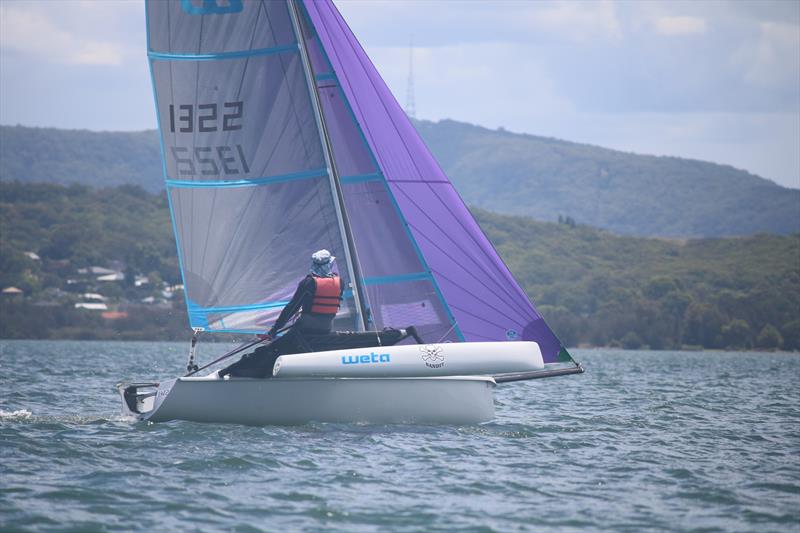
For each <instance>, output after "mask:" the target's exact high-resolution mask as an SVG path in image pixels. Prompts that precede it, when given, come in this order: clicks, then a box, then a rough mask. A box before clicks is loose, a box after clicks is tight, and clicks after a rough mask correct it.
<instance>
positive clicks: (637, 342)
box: [620, 331, 642, 350]
mask: <svg viewBox="0 0 800 533" xmlns="http://www.w3.org/2000/svg"><path fill="white" fill-rule="evenodd" d="M620 343H621V344H622V347H623V348H625V349H626V350H638V349H639V348H641V347H642V339H640V338H639V335H637V334H636V333H635V332H633V331H629V332H628V333H626V334H625V336H624V337H622V340H621V341H620Z"/></svg>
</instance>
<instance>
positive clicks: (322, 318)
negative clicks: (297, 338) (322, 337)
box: [267, 250, 342, 339]
mask: <svg viewBox="0 0 800 533" xmlns="http://www.w3.org/2000/svg"><path fill="white" fill-rule="evenodd" d="M335 259H336V258H335V257H333V256H332V255H331V253H330V252H329V251H328V250H320V251H318V252H314V253H313V254H312V255H311V269H310V270H309V273H308V275H307V276H306V277H305V278H303V280H302V281H301V282H300V283H299V284H298V285H297V290H296V291H295V292H294V296H292V299H291V300H290V301H289V303H288V304H286V307H284V308H283V311H281V314H280V316H279V317H278V320H276V321H275V325H273V326H272V329H270V330H269V332H268V333H267V335H268V336H269V337H270V338H273V339H274V338H275V336H276V335H277V333H278V331H279V330H280V329H282V328H283V327H284V326H285V325H286V323H287V322H288V321H289V320H290V319H291V318H292V317H293V316H294V315H295V314H296V313H297V312H298V311H301V314H300V318H299V319H297V321H296V322H295V323H294V325H293V326H292V331H295V330H300V331H301V332H306V333H315V334H323V333H330V331H331V326H332V325H333V319H334V318H335V317H336V313H337V312H338V311H339V304H340V302H341V301H342V281H341V279H340V278H339V275H338V274H336V272H334V271H333V261H334V260H335Z"/></svg>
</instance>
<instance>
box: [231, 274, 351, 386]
mask: <svg viewBox="0 0 800 533" xmlns="http://www.w3.org/2000/svg"><path fill="white" fill-rule="evenodd" d="M316 287H317V285H316V282H315V281H314V279H313V276H312V275H311V274H309V275H308V276H306V277H305V278H303V279H302V280H301V281H300V283H298V284H297V290H296V291H295V292H294V296H292V299H291V300H289V303H288V304H286V307H284V308H283V311H281V314H280V315H279V316H278V319H277V320H276V321H275V325H274V326H273V327H272V329H271V330H270V335H272V336H274V335H275V333H276V332H277V331H278V330H280V329H281V328H283V327H284V326H285V325H286V323H287V322H288V321H289V320H290V319H291V318H292V317H293V316H294V315H295V313H297V311H298V310H302V313H301V315H300V318H298V319H297V321H296V322H295V323H294V324H293V325H292V328H291V329H290V330H289V331H287V332H286V333H284V335H283V336H282V337H278V338H277V339H275V340H274V341H272V342H271V343H269V344H268V345H265V346H260V347H258V348H256V350H255V351H253V352H252V353H249V354H246V355H244V356H242V358H241V359H240V360H239V361H237V362H235V363H233V364H232V365H230V366H228V367H226V368H224V369H222V370H220V371H219V375H220V376H224V375H226V374H230V375H231V376H235V377H248V378H267V377H272V367H273V366H274V365H275V360H276V359H277V358H278V356H280V355H284V354H290V353H302V352H304V351H305V349H304V344H303V339H302V336H303V334H304V333H307V334H315V335H322V334H325V333H330V331H331V327H332V325H333V319H334V318H335V317H336V315H334V314H330V315H323V314H319V313H312V312H311V307H312V305H313V301H314V293H315V291H316ZM339 296H340V297H341V290H340V294H339Z"/></svg>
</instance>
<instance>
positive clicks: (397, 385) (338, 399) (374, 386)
mask: <svg viewBox="0 0 800 533" xmlns="http://www.w3.org/2000/svg"><path fill="white" fill-rule="evenodd" d="M494 386H495V383H494V380H493V379H491V378H486V377H473V376H467V377H457V378H407V379H405V378H375V379H371V378H319V379H251V378H235V379H230V380H209V379H204V378H179V379H177V380H170V381H169V382H163V383H161V384H160V385H159V389H158V390H159V393H157V394H156V395H155V396H151V397H150V398H148V399H146V400H145V402H144V405H143V406H142V407H143V408H144V409H142V414H139V415H137V416H138V417H139V418H141V419H142V420H149V421H152V422H165V421H168V420H176V419H177V420H189V421H193V422H214V423H231V424H248V425H269V424H303V423H307V422H312V421H316V422H369V423H400V422H412V423H439V424H469V423H477V422H484V421H486V420H490V419H491V418H492V417H493V416H494V403H493V399H492V389H494ZM148 403H150V405H152V408H151V409H149V410H148V409H147V407H148ZM123 405H125V402H124V401H123ZM125 408H126V409H127V405H125ZM128 412H129V413H130V414H135V413H131V412H130V411H128Z"/></svg>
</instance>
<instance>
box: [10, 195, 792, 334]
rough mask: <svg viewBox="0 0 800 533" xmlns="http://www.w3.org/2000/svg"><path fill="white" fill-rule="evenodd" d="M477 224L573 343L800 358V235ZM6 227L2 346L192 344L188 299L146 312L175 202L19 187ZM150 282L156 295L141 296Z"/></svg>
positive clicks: (163, 264)
mask: <svg viewBox="0 0 800 533" xmlns="http://www.w3.org/2000/svg"><path fill="white" fill-rule="evenodd" d="M475 214H476V216H477V219H478V221H479V222H480V224H481V226H482V227H483V229H484V230H485V231H486V233H487V235H488V236H489V238H490V239H491V240H492V242H493V243H494V244H495V246H496V247H497V249H498V251H499V252H500V254H501V255H502V257H503V258H504V259H505V261H506V262H507V263H508V265H509V267H510V268H511V270H512V271H513V272H514V275H515V276H516V277H517V279H518V280H519V282H520V283H521V284H522V286H523V288H524V289H525V290H526V291H527V293H528V294H529V295H530V296H531V297H532V298H533V300H534V301H535V302H536V304H537V306H538V308H539V311H540V312H541V313H542V315H543V316H544V317H545V319H546V320H547V321H548V322H549V323H550V324H551V326H552V327H553V329H554V330H555V331H556V333H557V334H558V335H559V336H560V337H561V338H562V340H563V341H564V342H565V343H567V344H568V345H570V346H575V345H578V344H591V345H623V346H626V347H632V348H633V347H640V346H642V345H648V346H650V347H652V348H673V347H681V346H685V345H696V346H705V347H709V348H725V347H738V348H744V347H749V346H760V347H764V348H774V347H779V346H782V347H783V348H785V349H800V235H793V236H779V235H756V236H752V237H740V238H725V239H702V240H689V241H667V240H664V239H652V238H642V237H627V236H615V235H612V234H609V233H607V232H605V231H601V230H597V229H593V228H590V227H585V226H581V225H575V224H573V223H572V221H571V220H568V221H566V222H565V223H562V224H557V223H547V222H537V221H534V220H531V219H526V218H523V217H516V216H503V215H495V214H491V213H488V212H486V211H482V210H476V211H475ZM0 228H2V232H0V250H1V251H2V253H0V287H8V286H14V287H17V288H20V289H22V290H23V291H24V297H23V298H21V299H20V301H18V302H16V303H15V302H13V301H10V300H6V299H0V337H24V336H40V337H41V336H44V337H45V338H46V337H48V336H49V337H51V338H58V337H64V336H69V337H83V338H85V337H86V336H87V335H89V336H93V337H95V338H98V337H106V338H149V339H154V338H180V337H181V335H184V336H185V334H186V328H187V325H186V324H187V321H186V318H185V314H184V313H185V311H184V309H183V299H182V298H173V300H172V301H173V302H175V303H174V305H172V306H171V307H169V309H167V310H164V311H163V313H162V315H156V314H152V313H155V312H156V310H154V309H153V306H152V305H151V306H150V307H145V308H144V309H143V308H142V304H139V302H142V301H143V300H142V299H143V298H144V297H145V296H149V297H151V298H152V297H155V298H161V296H160V295H161V292H160V289H159V286H157V285H156V283H157V282H158V283H161V282H162V281H163V283H166V284H175V283H179V281H180V274H179V272H178V262H177V258H176V257H175V244H174V241H173V238H172V232H171V227H170V223H169V212H168V207H167V202H166V197H165V195H164V193H163V192H161V193H159V194H149V193H146V192H145V191H143V190H142V189H140V188H138V187H133V186H124V187H117V188H114V189H100V190H92V189H89V188H87V187H82V186H71V187H68V188H65V187H61V186H57V185H47V184H40V185H30V184H28V185H21V184H17V183H6V184H4V185H3V187H0ZM130 228H136V232H135V233H132V232H131V231H130ZM28 252H33V253H35V254H36V256H38V257H31V255H30V254H29V253H28ZM90 266H99V267H109V268H114V269H117V270H120V271H124V272H125V274H126V275H125V279H124V280H121V281H116V282H114V281H106V282H103V283H98V284H97V285H96V286H91V285H88V286H87V285H86V283H87V282H86V280H85V274H84V278H81V274H80V272H81V270H82V269H86V267H90ZM142 277H144V278H146V279H148V280H149V281H148V284H146V285H142V286H138V285H134V280H140V278H142ZM81 279H84V281H82V282H81ZM70 280H72V282H70ZM76 281H77V282H76ZM137 283H138V281H137ZM143 291H144V292H143ZM85 292H98V293H101V294H102V295H103V296H104V297H106V298H107V299H108V300H107V303H108V305H109V306H110V307H111V308H112V309H113V308H117V307H118V308H120V309H125V308H126V306H128V307H130V306H131V305H133V304H136V305H139V307H137V308H136V310H131V311H130V313H129V317H128V318H127V319H125V320H118V321H114V322H113V323H110V322H109V323H104V322H103V320H102V319H101V318H100V315H99V314H98V313H94V314H92V313H93V312H91V311H85V312H82V311H81V312H80V313H79V311H80V310H76V309H74V303H75V302H76V301H78V298H79V296H80V293H85ZM148 313H151V314H148ZM178 315H180V316H178ZM148 317H150V318H148ZM114 328H119V329H118V330H115V329H114ZM126 328H127V329H126ZM119 330H124V331H119Z"/></svg>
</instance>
